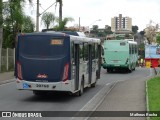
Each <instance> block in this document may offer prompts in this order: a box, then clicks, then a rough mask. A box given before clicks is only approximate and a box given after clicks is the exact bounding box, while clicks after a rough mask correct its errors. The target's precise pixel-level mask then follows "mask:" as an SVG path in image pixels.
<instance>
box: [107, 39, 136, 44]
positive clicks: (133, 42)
mask: <svg viewBox="0 0 160 120" xmlns="http://www.w3.org/2000/svg"><path fill="white" fill-rule="evenodd" d="M105 42H128V43H129V44H137V42H135V41H130V40H128V39H124V40H106V41H105Z"/></svg>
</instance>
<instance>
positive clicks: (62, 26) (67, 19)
mask: <svg viewBox="0 0 160 120" xmlns="http://www.w3.org/2000/svg"><path fill="white" fill-rule="evenodd" d="M56 21H57V22H58V23H59V26H56V27H55V28H56V30H58V31H64V30H65V28H66V25H67V23H68V22H72V21H74V19H73V18H71V17H65V18H64V19H63V20H62V21H60V19H59V18H57V20H56Z"/></svg>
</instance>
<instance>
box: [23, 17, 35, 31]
mask: <svg viewBox="0 0 160 120" xmlns="http://www.w3.org/2000/svg"><path fill="white" fill-rule="evenodd" d="M34 28H35V24H34V22H33V20H32V18H31V17H30V16H24V17H23V24H22V31H21V32H25V33H30V32H34Z"/></svg>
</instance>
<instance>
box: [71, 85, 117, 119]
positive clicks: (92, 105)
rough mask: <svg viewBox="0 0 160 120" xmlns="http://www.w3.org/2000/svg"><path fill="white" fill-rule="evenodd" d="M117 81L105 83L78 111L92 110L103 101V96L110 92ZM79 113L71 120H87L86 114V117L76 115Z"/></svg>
mask: <svg viewBox="0 0 160 120" xmlns="http://www.w3.org/2000/svg"><path fill="white" fill-rule="evenodd" d="M116 84H117V82H114V83H108V84H106V85H105V86H104V87H103V88H102V89H101V90H100V91H99V92H98V93H97V94H96V95H95V96H94V97H93V99H91V100H90V101H89V102H88V103H87V104H86V105H85V106H84V107H83V108H82V109H81V110H80V111H91V112H90V115H91V114H92V111H93V112H94V111H95V110H96V109H97V108H98V107H99V105H100V104H101V103H102V102H103V101H104V99H105V97H106V96H107V95H108V94H109V93H110V92H111V90H112V89H113V88H114V87H115V86H116ZM78 115H79V113H77V114H76V115H75V116H74V117H72V118H71V120H88V119H89V117H88V115H87V116H86V117H78V118H77V117H76V116H78Z"/></svg>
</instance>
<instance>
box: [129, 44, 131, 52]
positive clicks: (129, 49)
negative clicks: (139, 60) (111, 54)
mask: <svg viewBox="0 0 160 120" xmlns="http://www.w3.org/2000/svg"><path fill="white" fill-rule="evenodd" d="M131 50H132V49H131V45H130V44H129V54H131Z"/></svg>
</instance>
